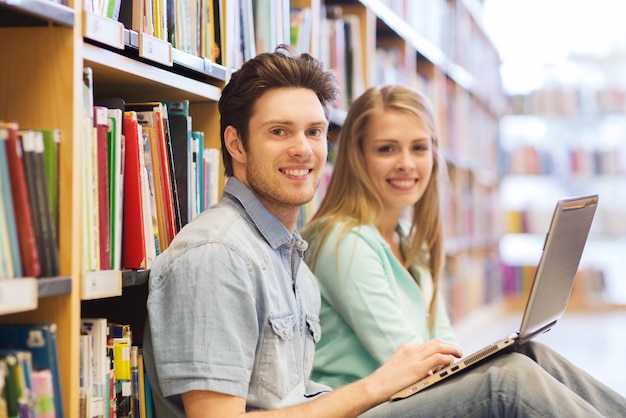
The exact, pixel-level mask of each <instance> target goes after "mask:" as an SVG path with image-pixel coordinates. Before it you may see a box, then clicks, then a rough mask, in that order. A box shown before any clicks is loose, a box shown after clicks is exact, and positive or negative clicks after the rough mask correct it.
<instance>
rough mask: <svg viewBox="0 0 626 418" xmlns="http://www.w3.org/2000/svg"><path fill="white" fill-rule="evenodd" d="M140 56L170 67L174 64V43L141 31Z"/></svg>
mask: <svg viewBox="0 0 626 418" xmlns="http://www.w3.org/2000/svg"><path fill="white" fill-rule="evenodd" d="M139 56H140V57H142V58H145V59H147V60H150V61H154V62H158V63H159V64H163V65H167V66H169V67H172V66H173V65H174V63H173V60H172V44H170V43H169V42H165V41H163V40H161V39H159V38H155V37H154V36H151V35H148V34H146V33H143V32H140V33H139Z"/></svg>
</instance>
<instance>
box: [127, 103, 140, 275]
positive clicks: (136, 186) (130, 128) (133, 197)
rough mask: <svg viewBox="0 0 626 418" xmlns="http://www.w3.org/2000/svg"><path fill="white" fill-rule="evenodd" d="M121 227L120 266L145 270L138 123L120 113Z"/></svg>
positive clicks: (133, 115) (129, 116) (132, 117)
mask: <svg viewBox="0 0 626 418" xmlns="http://www.w3.org/2000/svg"><path fill="white" fill-rule="evenodd" d="M124 135H125V140H126V142H125V147H126V148H125V151H124V164H125V166H124V224H123V233H122V234H123V249H122V252H123V264H124V267H125V268H129V269H140V268H146V240H145V231H144V216H143V200H142V199H143V197H142V191H141V160H140V155H139V153H140V152H143V148H142V147H141V146H140V142H139V123H138V122H137V115H136V113H135V112H125V113H124Z"/></svg>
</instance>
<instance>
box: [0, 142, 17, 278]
mask: <svg viewBox="0 0 626 418" xmlns="http://www.w3.org/2000/svg"><path fill="white" fill-rule="evenodd" d="M2 131H4V132H6V130H0V200H2V202H0V204H1V205H2V207H3V208H4V210H3V211H2V210H0V216H4V217H5V221H6V228H7V232H8V233H9V247H10V254H11V264H12V266H13V269H12V270H13V272H12V274H11V276H10V277H22V275H23V274H22V261H21V257H20V246H19V242H18V237H17V226H16V225H17V223H16V220H15V212H14V206H13V194H12V192H11V181H10V179H9V162H8V160H7V154H6V142H7V141H5V139H7V138H8V133H7V135H3V132H2ZM0 209H1V208H0ZM2 212H4V214H2Z"/></svg>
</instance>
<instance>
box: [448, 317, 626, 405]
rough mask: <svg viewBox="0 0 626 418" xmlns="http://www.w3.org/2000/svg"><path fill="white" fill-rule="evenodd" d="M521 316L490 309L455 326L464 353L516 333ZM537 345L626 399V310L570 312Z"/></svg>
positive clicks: (538, 339) (541, 337) (539, 337)
mask: <svg viewBox="0 0 626 418" xmlns="http://www.w3.org/2000/svg"><path fill="white" fill-rule="evenodd" d="M521 316H522V315H521V312H512V311H510V310H507V311H504V310H503V309H502V308H499V307H490V308H486V309H484V310H483V311H480V312H476V313H474V314H473V315H471V316H470V317H469V318H467V319H465V320H463V321H460V322H459V323H456V324H455V328H456V330H457V335H458V337H459V340H460V343H461V345H462V347H463V351H464V353H466V354H469V353H472V352H473V351H475V350H478V349H480V348H482V347H484V346H485V345H488V344H490V343H493V342H494V341H496V340H497V339H499V338H502V337H504V336H506V335H508V334H510V333H512V332H514V331H516V330H517V329H518V328H519V325H520V322H521ZM537 341H541V342H543V343H545V344H547V345H549V346H550V347H552V348H553V349H555V350H556V351H558V352H559V353H560V354H561V355H563V356H565V357H566V358H567V359H569V360H570V361H572V362H573V363H574V364H576V365H577V366H579V367H580V368H582V369H584V370H585V371H587V372H588V373H589V374H591V375H592V376H594V377H596V378H597V379H598V380H600V381H602V382H603V383H605V384H606V385H608V386H609V387H611V388H613V389H614V390H616V391H617V392H619V393H621V394H622V395H624V396H626V373H624V372H625V371H626V355H624V353H625V352H626V309H624V308H618V309H615V308H613V309H594V310H592V311H583V310H576V309H572V310H568V311H566V312H565V314H564V315H563V317H562V318H561V319H560V320H559V321H558V322H557V324H556V325H555V327H554V328H553V329H552V330H550V331H549V332H547V333H546V334H543V335H541V336H538V337H537Z"/></svg>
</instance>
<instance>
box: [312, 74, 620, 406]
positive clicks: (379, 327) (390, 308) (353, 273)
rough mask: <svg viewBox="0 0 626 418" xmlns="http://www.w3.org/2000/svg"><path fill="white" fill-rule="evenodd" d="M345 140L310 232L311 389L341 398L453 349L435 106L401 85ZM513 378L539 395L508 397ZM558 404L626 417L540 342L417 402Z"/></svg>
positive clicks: (379, 93)
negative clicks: (344, 391)
mask: <svg viewBox="0 0 626 418" xmlns="http://www.w3.org/2000/svg"><path fill="white" fill-rule="evenodd" d="M338 141H339V142H338V150H337V157H336V163H335V167H334V171H333V175H332V177H331V180H330V184H329V186H328V189H327V192H326V195H325V197H324V199H323V201H322V203H321V206H320V208H319V209H318V211H317V212H316V214H315V216H314V217H313V218H312V219H311V221H309V222H308V223H307V225H306V226H305V228H304V229H303V231H302V235H303V237H304V238H305V239H306V240H307V241H308V242H309V248H308V250H307V252H306V253H305V261H306V262H307V264H308V265H309V267H310V268H311V270H312V271H313V273H314V274H315V276H316V277H317V280H318V283H319V287H320V290H321V294H322V306H321V310H320V324H321V328H322V337H321V339H320V341H319V342H318V344H317V346H316V353H315V359H314V367H313V379H314V380H316V381H318V382H321V383H325V384H327V385H329V386H331V387H335V388H337V387H341V386H344V385H347V384H348V383H351V382H354V381H359V379H362V378H364V377H365V376H368V375H370V374H371V373H375V371H376V370H377V369H379V368H380V367H381V365H382V364H384V363H385V362H386V361H387V360H388V359H389V358H390V357H392V355H393V354H394V353H395V352H396V350H398V348H399V347H402V346H404V345H405V344H406V343H409V344H415V345H417V346H428V345H430V344H432V343H433V342H436V343H440V344H444V345H449V344H453V345H456V340H455V337H454V333H453V330H452V327H451V325H450V321H449V320H448V316H447V314H446V307H445V305H444V302H443V299H442V297H441V294H440V291H439V288H440V286H439V283H440V281H441V274H442V268H443V263H444V243H443V241H444V233H443V226H442V208H441V194H442V182H443V181H444V179H445V163H444V161H443V158H442V156H441V149H440V138H439V134H438V132H437V127H436V121H435V117H434V112H433V110H432V109H431V106H430V104H429V102H428V100H427V99H426V98H425V97H424V96H422V95H420V94H419V93H417V92H415V91H413V90H411V89H408V88H405V87H402V86H385V87H380V88H370V89H369V90H367V91H366V92H365V93H364V94H363V95H362V96H361V97H359V98H358V99H357V100H355V101H354V103H353V104H352V106H351V107H350V110H349V112H348V115H347V117H346V120H345V123H344V125H343V127H342V129H341V133H340V136H339V139H338ZM431 371H432V369H431ZM527 373H528V374H527ZM531 375H532V376H531ZM515 380H518V381H519V382H530V381H532V382H533V385H527V384H526V385H524V384H523V385H521V386H517V387H516V388H515V389H513V388H510V387H508V386H509V384H510V383H512V382H513V381H515ZM531 387H532V390H530V391H529V393H525V391H526V390H527V389H531ZM507 390H511V392H510V393H508V394H506V393H505V392H506V391H507ZM530 392H532V393H530ZM557 393H558V395H557ZM512 394H513V395H512ZM484 396H487V397H488V398H489V399H490V401H488V402H484V399H482V397H484ZM554 396H557V398H558V399H559V407H561V406H563V405H565V404H568V405H570V406H572V407H573V409H572V411H576V413H575V414H578V415H577V416H580V414H583V415H585V414H588V415H585V416H595V415H597V414H601V415H606V416H618V415H619V414H621V413H624V410H625V409H626V406H625V405H626V403H625V400H624V398H623V397H621V396H620V395H618V394H617V393H615V392H614V391H612V390H611V389H609V388H607V387H606V386H604V385H603V384H602V383H600V382H598V381H597V380H595V379H594V378H592V377H591V376H589V375H587V374H586V373H584V372H583V371H581V370H580V369H578V368H577V367H575V366H574V365H572V364H571V363H569V362H568V361H567V360H565V359H564V358H562V357H561V356H560V355H558V354H557V353H555V352H554V351H552V350H551V349H549V348H548V347H546V346H544V345H542V344H539V343H535V342H529V343H526V344H523V345H522V346H520V347H518V348H516V350H515V351H514V352H512V353H509V354H503V355H501V356H498V357H496V358H495V359H493V360H490V361H489V362H487V363H486V364H483V365H479V366H476V367H475V368H473V369H471V370H469V371H468V372H466V373H464V374H462V375H459V376H457V377H456V378H454V379H450V380H448V381H446V382H444V383H442V384H441V385H438V386H435V387H433V388H431V389H429V390H428V391H425V392H422V393H420V394H418V395H416V396H415V398H419V400H415V401H414V402H416V405H418V407H417V408H416V410H420V411H429V410H430V411H431V413H428V412H424V416H433V414H434V415H441V414H443V411H444V410H445V411H447V412H448V413H450V415H453V414H456V413H458V414H463V415H472V414H476V416H484V415H489V414H493V416H498V415H502V414H503V413H504V412H503V411H502V410H500V409H498V408H500V407H504V408H506V407H507V406H513V405H515V406H516V407H519V408H520V411H523V412H521V414H522V415H523V416H547V415H553V414H555V411H553V410H551V408H554V406H555V405H554V402H553V401H551V399H555V398H554ZM463 397H465V398H467V399H468V400H467V401H464V402H463V403H462V404H458V403H457V402H455V401H454V400H455V399H456V400H458V399H460V398H463ZM481 399H482V400H481ZM496 399H498V400H497V401H496ZM492 401H494V402H492ZM400 403H402V402H400ZM470 404H471V406H470ZM487 405H490V406H487ZM387 407H388V406H380V407H378V408H377V409H378V412H382V411H384V410H385V409H384V408H387ZM433 411H439V412H437V413H435V412H433ZM582 411H585V412H584V413H583V412H582ZM518 412H519V411H518ZM562 412H563V411H560V412H559V413H562ZM559 413H556V414H557V415H558V414H559ZM535 414H536V415H535ZM366 415H367V414H366ZM367 416H369V415H367ZM372 416H375V415H372ZM390 416H391V415H390ZM472 416H473V415H472Z"/></svg>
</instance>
